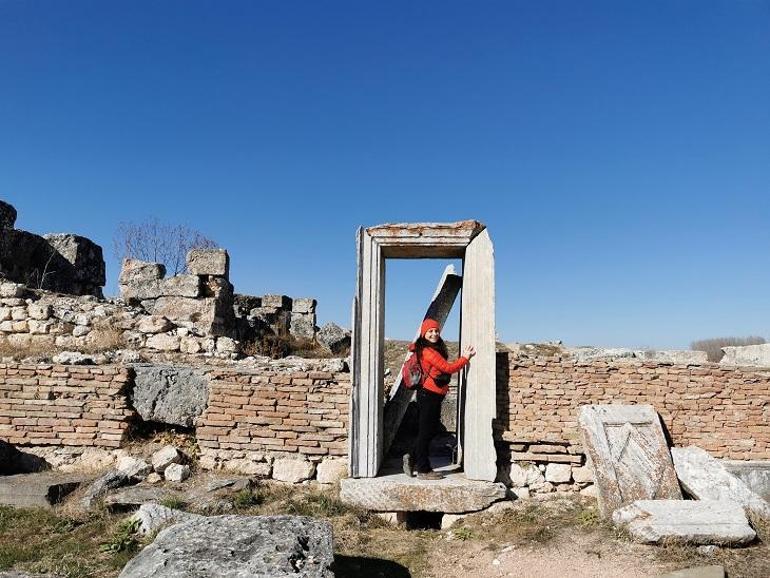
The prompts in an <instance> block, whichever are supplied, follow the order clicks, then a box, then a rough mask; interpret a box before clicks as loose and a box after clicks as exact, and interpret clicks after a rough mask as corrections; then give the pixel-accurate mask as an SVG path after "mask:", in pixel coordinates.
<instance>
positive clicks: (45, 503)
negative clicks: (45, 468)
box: [0, 472, 85, 508]
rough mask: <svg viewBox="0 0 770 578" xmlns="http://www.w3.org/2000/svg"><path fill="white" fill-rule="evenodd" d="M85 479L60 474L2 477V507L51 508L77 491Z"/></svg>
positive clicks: (0, 500)
mask: <svg viewBox="0 0 770 578" xmlns="http://www.w3.org/2000/svg"><path fill="white" fill-rule="evenodd" d="M84 479H85V478H84V477H83V476H80V475H73V474H62V473H59V472H41V473H36V474H17V475H15V476H2V477H0V505H2V506H13V507H16V508H50V507H51V506H52V505H53V504H56V503H58V502H60V501H61V500H62V499H64V497H65V496H66V495H67V494H69V493H70V492H72V491H73V490H75V489H76V488H77V487H78V486H79V485H80V484H81V482H82V481H83V480H84Z"/></svg>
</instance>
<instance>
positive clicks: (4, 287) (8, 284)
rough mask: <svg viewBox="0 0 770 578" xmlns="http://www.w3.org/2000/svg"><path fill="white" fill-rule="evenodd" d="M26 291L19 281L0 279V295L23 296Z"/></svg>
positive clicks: (4, 296) (5, 296)
mask: <svg viewBox="0 0 770 578" xmlns="http://www.w3.org/2000/svg"><path fill="white" fill-rule="evenodd" d="M26 292H27V288H26V287H25V286H24V285H22V284H21V283H14V282H12V281H0V297H3V298H7V297H10V298H15V297H23V296H24V294H25V293H26Z"/></svg>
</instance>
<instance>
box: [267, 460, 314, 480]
mask: <svg viewBox="0 0 770 578" xmlns="http://www.w3.org/2000/svg"><path fill="white" fill-rule="evenodd" d="M314 473H315V464H314V463H313V462H309V461H306V460H300V459H295V458H278V459H277V460H275V461H274V462H273V479H274V480H278V481H281V482H290V483H292V484H297V483H299V482H302V481H305V480H309V479H310V478H312V477H313V474H314Z"/></svg>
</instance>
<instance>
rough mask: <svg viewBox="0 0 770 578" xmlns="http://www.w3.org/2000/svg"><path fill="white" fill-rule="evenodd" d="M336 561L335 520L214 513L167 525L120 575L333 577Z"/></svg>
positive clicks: (128, 577)
mask: <svg viewBox="0 0 770 578" xmlns="http://www.w3.org/2000/svg"><path fill="white" fill-rule="evenodd" d="M333 561H334V548H333V540H332V528H331V525H330V524H329V522H326V521H323V520H316V519H313V518H308V517H303V516H211V517H203V518H199V519H194V520H186V521H183V522H180V523H178V524H174V525H172V526H170V527H168V528H166V529H165V530H163V531H161V532H160V533H159V534H158V536H157V538H155V541H154V542H153V543H152V544H150V545H149V546H146V547H145V548H144V549H143V550H141V551H140V552H139V554H137V555H136V557H134V558H133V559H131V561H129V562H128V564H127V565H126V566H125V568H123V571H122V572H121V573H120V576H119V578H146V577H147V576H154V577H155V578H177V577H180V576H223V577H225V576H232V577H235V576H244V577H245V576H276V577H277V576H298V577H299V576H307V577H308V578H310V577H314V578H332V577H333V576H334V573H333V571H332V570H331V566H332V562H333Z"/></svg>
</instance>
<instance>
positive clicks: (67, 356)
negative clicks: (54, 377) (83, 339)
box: [51, 351, 107, 365]
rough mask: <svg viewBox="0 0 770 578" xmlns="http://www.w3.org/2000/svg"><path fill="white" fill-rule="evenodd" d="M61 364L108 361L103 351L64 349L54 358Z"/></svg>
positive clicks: (90, 363)
mask: <svg viewBox="0 0 770 578" xmlns="http://www.w3.org/2000/svg"><path fill="white" fill-rule="evenodd" d="M51 359H52V360H53V362H54V363H58V364H59V365H99V364H102V363H106V362H107V358H106V357H105V356H104V355H103V354H101V353H80V352H79V351H62V352H60V353H57V354H56V355H54V356H53V357H52V358H51Z"/></svg>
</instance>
